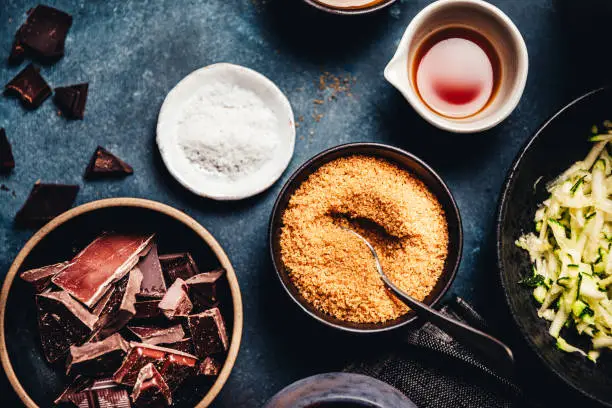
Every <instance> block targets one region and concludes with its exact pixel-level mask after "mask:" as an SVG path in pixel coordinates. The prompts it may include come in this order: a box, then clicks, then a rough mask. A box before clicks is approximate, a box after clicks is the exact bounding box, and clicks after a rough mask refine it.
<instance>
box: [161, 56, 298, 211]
mask: <svg viewBox="0 0 612 408" xmlns="http://www.w3.org/2000/svg"><path fill="white" fill-rule="evenodd" d="M157 145H158V147H159V150H160V152H161V155H162V158H163V160H164V163H165V165H166V167H167V168H168V170H169V171H170V173H171V174H172V175H173V176H174V178H176V179H177V181H179V182H180V183H181V184H182V185H183V186H185V187H186V188H188V189H189V190H191V191H193V192H194V193H196V194H198V195H201V196H204V197H209V198H214V199H217V200H237V199H242V198H246V197H250V196H253V195H255V194H258V193H260V192H262V191H264V190H265V189H267V188H268V187H270V186H271V185H272V184H273V183H274V182H275V181H276V180H277V179H278V178H279V177H280V176H281V175H282V173H283V171H284V170H285V169H286V167H287V165H288V164H289V161H290V160H291V156H292V155H293V149H294V145H295V125H294V119H293V112H292V110H291V105H290V104H289V101H288V100H287V98H286V97H285V95H284V94H283V93H282V92H281V91H280V90H279V89H278V88H277V87H276V85H274V83H272V82H271V81H270V80H269V79H267V78H266V77H264V76H263V75H261V74H259V73H257V72H255V71H252V70H250V69H248V68H244V67H240V66H237V65H232V64H215V65H211V66H209V67H206V68H202V69H199V70H197V71H194V72H193V73H191V74H189V75H188V76H187V77H185V78H184V79H183V80H182V81H181V82H179V84H178V85H177V86H176V87H175V88H174V89H173V90H172V91H170V93H169V94H168V96H167V97H166V100H165V101H164V104H163V105H162V108H161V110H160V114H159V118H158V123H157Z"/></svg>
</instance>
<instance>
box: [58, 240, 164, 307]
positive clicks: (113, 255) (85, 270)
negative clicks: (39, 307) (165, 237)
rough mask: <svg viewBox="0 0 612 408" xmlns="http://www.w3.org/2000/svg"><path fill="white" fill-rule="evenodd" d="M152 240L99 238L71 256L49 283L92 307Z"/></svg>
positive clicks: (127, 270) (130, 266) (136, 259)
mask: <svg viewBox="0 0 612 408" xmlns="http://www.w3.org/2000/svg"><path fill="white" fill-rule="evenodd" d="M152 239H153V235H123V234H103V235H102V236H100V237H98V238H96V239H95V240H94V241H93V242H92V243H91V244H89V245H88V246H87V247H86V248H85V249H83V250H82V251H81V252H80V253H79V254H78V255H77V256H75V257H74V259H73V260H72V262H71V264H70V266H68V267H67V268H66V269H64V270H63V271H62V272H60V273H59V274H57V275H55V276H54V277H53V279H52V282H53V283H54V284H55V285H57V286H59V287H60V288H62V289H64V290H65V291H67V292H68V293H70V294H71V295H72V296H74V297H75V298H77V299H78V300H80V301H81V302H82V303H83V304H85V305H86V306H87V307H93V306H94V305H95V304H96V302H98V301H99V300H100V299H101V298H102V297H103V296H104V294H105V293H106V291H107V290H108V289H109V287H110V286H111V285H112V284H113V283H114V282H117V281H118V280H120V279H121V278H123V277H124V276H125V275H126V274H127V273H128V272H130V270H132V268H134V266H136V264H137V263H138V260H139V258H140V254H141V253H142V252H143V251H144V250H145V248H147V246H148V245H149V243H150V242H151V240H152ZM138 285H140V282H139V283H138ZM138 289H139V290H140V286H138Z"/></svg>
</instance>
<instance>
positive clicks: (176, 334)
mask: <svg viewBox="0 0 612 408" xmlns="http://www.w3.org/2000/svg"><path fill="white" fill-rule="evenodd" d="M128 329H129V330H130V331H131V332H132V333H134V334H135V335H136V337H138V338H139V339H140V341H142V342H143V343H146V344H153V345H155V344H162V343H175V342H177V341H180V340H182V339H183V338H184V337H185V331H184V330H183V326H181V325H180V324H177V325H175V326H170V327H157V326H148V327H142V326H128Z"/></svg>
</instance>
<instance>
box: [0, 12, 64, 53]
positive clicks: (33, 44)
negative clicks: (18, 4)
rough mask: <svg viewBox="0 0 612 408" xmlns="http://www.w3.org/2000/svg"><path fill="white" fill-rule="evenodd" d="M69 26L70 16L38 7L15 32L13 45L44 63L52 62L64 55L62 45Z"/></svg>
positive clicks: (29, 13)
mask: <svg viewBox="0 0 612 408" xmlns="http://www.w3.org/2000/svg"><path fill="white" fill-rule="evenodd" d="M70 26H72V16H70V14H67V13H64V12H63V11H60V10H57V9H54V8H52V7H48V6H43V5H38V6H36V7H35V8H34V9H32V10H30V11H29V12H28V18H27V19H26V21H25V23H23V24H22V25H21V27H19V29H18V30H17V33H16V34H15V43H16V44H17V45H18V46H19V47H22V48H24V49H25V52H27V54H29V55H32V56H34V57H38V58H41V59H43V60H45V61H47V60H54V59H57V58H60V57H61V56H63V55H64V44H65V42H66V35H67V34H68V30H69V29H70ZM19 53H22V51H19V52H18V54H19ZM12 54H13V53H12V52H11V55H12Z"/></svg>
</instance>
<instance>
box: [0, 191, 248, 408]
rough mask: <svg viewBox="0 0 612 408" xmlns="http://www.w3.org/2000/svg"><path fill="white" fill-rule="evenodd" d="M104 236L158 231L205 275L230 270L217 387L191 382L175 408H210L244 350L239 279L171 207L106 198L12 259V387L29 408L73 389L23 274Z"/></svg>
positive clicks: (7, 359) (8, 344)
mask: <svg viewBox="0 0 612 408" xmlns="http://www.w3.org/2000/svg"><path fill="white" fill-rule="evenodd" d="M101 230H115V231H137V230H149V231H156V232H157V233H158V238H159V245H160V249H162V250H163V251H164V252H171V251H189V252H191V253H192V255H193V257H194V259H195V260H196V262H197V263H198V265H201V269H202V270H207V269H208V268H210V269H214V268H216V267H223V268H225V270H226V271H227V284H226V285H223V287H222V288H221V289H220V294H219V298H220V301H221V304H220V308H221V311H222V313H223V317H224V318H225V320H226V324H227V328H228V334H230V336H231V338H230V345H229V350H228V353H227V357H226V359H225V362H224V364H223V367H222V369H221V371H220V373H219V376H218V377H217V378H216V379H215V380H214V382H208V383H207V382H206V381H205V379H204V380H202V381H201V380H200V378H201V377H197V378H194V379H193V380H194V381H190V379H188V380H187V381H188V382H189V383H188V384H184V385H182V386H181V388H179V391H181V390H182V391H183V392H180V393H176V394H177V395H176V396H175V398H173V399H174V400H175V402H174V404H173V405H172V407H196V408H204V407H207V406H209V405H210V404H211V403H212V401H213V400H214V399H215V398H216V397H217V395H218V394H219V392H220V391H221V389H222V388H223V386H224V384H225V382H226V381H227V379H228V377H229V375H230V372H231V370H232V368H233V366H234V363H235V362H236V358H237V355H238V349H239V347H240V341H241V337H242V327H243V309H242V297H241V294H240V288H239V286H238V280H237V278H236V274H235V272H234V269H233V267H232V264H231V263H230V261H229V258H228V257H227V255H226V254H225V252H224V251H223V249H222V248H221V246H220V245H219V243H218V242H217V241H216V240H215V238H214V237H213V236H212V235H211V234H210V233H209V232H208V231H207V230H206V229H205V228H204V227H203V226H202V225H200V224H199V223H198V222H197V221H196V220H194V219H193V218H191V217H189V216H188V215H186V214H185V213H183V212H181V211H179V210H176V209H174V208H172V207H170V206H167V205H165V204H161V203H158V202H155V201H149V200H144V199H138V198H111V199H105V200H99V201H94V202H91V203H88V204H84V205H81V206H79V207H76V208H74V209H72V210H70V211H67V212H66V213H64V214H62V215H60V216H58V217H57V218H55V219H54V220H52V221H51V222H49V223H48V224H47V225H45V226H44V227H42V228H41V229H40V230H39V231H38V232H36V233H35V234H34V236H33V237H32V238H31V239H30V240H29V241H28V242H27V243H26V244H25V246H24V247H23V249H22V250H21V251H20V252H19V254H18V255H17V257H16V258H15V260H14V261H13V264H12V265H11V267H10V269H9V272H8V274H7V276H6V278H5V281H4V284H3V286H2V292H1V293H0V360H1V361H2V367H3V369H4V371H5V373H6V376H7V378H8V380H9V382H10V383H11V385H12V387H13V389H14V390H15V392H16V393H17V395H18V396H19V398H20V399H21V400H22V401H23V403H24V405H25V406H26V407H28V408H37V407H47V406H53V403H52V401H53V400H54V399H55V398H56V397H57V396H58V395H59V394H60V393H61V392H62V391H63V389H64V388H65V387H66V386H67V385H68V384H67V380H66V379H65V378H64V375H63V369H62V367H58V366H50V365H49V364H48V363H47V362H46V361H45V359H44V357H43V356H42V351H41V350H40V345H39V338H38V329H37V327H36V308H35V302H34V297H33V295H32V292H31V289H30V288H29V287H28V285H27V284H26V283H25V282H23V281H21V279H18V278H17V277H18V276H17V275H18V273H20V272H22V271H23V270H26V269H28V268H30V267H33V266H37V265H43V264H49V263H52V262H53V261H54V260H56V259H60V258H62V257H64V258H68V257H69V256H70V255H71V254H74V251H75V250H78V249H80V248H82V247H84V246H85V245H86V244H87V243H88V242H89V241H90V240H92V239H93V238H95V236H97V234H99V233H100V232H101ZM16 278H17V279H16ZM182 387H185V388H182ZM185 390H189V392H185ZM178 394H180V395H178Z"/></svg>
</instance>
